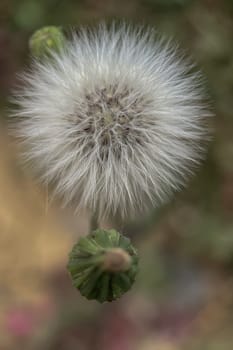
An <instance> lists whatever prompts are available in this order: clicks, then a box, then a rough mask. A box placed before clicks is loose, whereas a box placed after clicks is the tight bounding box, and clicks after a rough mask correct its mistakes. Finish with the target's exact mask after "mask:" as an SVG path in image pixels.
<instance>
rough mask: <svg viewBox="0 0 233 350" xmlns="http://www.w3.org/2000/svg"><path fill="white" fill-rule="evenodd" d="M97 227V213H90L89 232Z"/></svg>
mask: <svg viewBox="0 0 233 350" xmlns="http://www.w3.org/2000/svg"><path fill="white" fill-rule="evenodd" d="M98 227H99V223H98V218H97V215H96V214H92V215H91V222H90V233H91V232H93V231H95V230H97V228H98Z"/></svg>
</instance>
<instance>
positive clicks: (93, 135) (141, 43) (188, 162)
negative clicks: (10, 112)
mask: <svg viewBox="0 0 233 350" xmlns="http://www.w3.org/2000/svg"><path fill="white" fill-rule="evenodd" d="M191 69H192V67H191V66H190V65H189V64H188V63H187V61H186V60H184V59H183V58H179V54H177V50H176V48H174V47H173V46H171V45H170V44H168V43H164V42H163V41H161V40H157V39H156V36H155V34H154V32H153V30H150V29H146V30H145V29H142V28H139V29H133V28H132V27H130V26H127V25H122V26H120V27H119V28H116V26H115V25H112V26H111V27H110V28H107V27H106V26H105V25H100V26H99V27H98V28H96V29H94V30H89V29H82V30H81V31H80V32H79V33H78V34H74V35H73V39H72V40H71V42H70V43H67V45H66V47H65V48H64V49H63V50H62V51H61V52H59V53H54V56H53V60H50V61H49V60H47V61H44V62H39V61H38V62H37V61H35V62H34V64H33V67H32V69H31V70H30V71H29V72H28V73H24V75H23V76H22V77H23V80H24V87H21V89H20V90H19V91H18V92H17V93H16V94H15V101H16V103H17V104H18V105H19V107H20V108H19V109H18V111H17V112H16V113H15V115H16V117H17V123H16V129H17V134H18V135H19V136H20V138H21V139H23V141H24V143H25V145H26V146H27V148H26V157H27V160H30V161H33V164H34V166H35V168H36V169H37V170H38V171H39V173H40V175H41V179H42V180H43V181H44V182H45V183H53V185H54V190H55V193H58V194H61V195H63V197H64V200H65V203H70V202H72V203H74V205H75V207H76V208H77V209H79V208H88V209H89V210H91V211H92V212H94V213H95V214H96V215H98V217H99V218H104V217H107V216H112V215H116V214H117V215H120V216H121V217H122V218H127V217H134V216H135V215H138V214H139V213H141V212H143V213H145V212H146V211H147V210H148V209H150V208H151V207H155V206H157V205H158V204H160V203H161V202H163V201H165V200H166V199H167V198H168V197H169V196H170V195H171V194H172V193H173V192H174V191H175V190H178V189H179V188H180V187H181V186H182V185H183V184H184V183H185V182H186V179H187V177H188V175H190V173H191V172H192V169H193V167H194V166H195V165H196V164H198V162H199V161H200V159H201V156H202V155H203V152H202V151H203V147H202V146H203V144H202V143H203V140H205V139H206V134H207V133H206V131H207V128H206V126H205V120H206V117H207V116H208V115H209V113H208V111H207V110H206V108H205V104H203V103H202V98H203V93H202V88H201V86H200V85H201V84H200V77H199V74H197V73H191Z"/></svg>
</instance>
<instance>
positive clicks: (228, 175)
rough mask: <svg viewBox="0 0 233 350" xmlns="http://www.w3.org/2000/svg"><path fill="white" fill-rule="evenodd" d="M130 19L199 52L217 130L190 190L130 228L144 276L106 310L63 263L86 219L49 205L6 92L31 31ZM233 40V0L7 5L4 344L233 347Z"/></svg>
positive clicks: (0, 98)
mask: <svg viewBox="0 0 233 350" xmlns="http://www.w3.org/2000/svg"><path fill="white" fill-rule="evenodd" d="M122 18H124V19H127V20H130V21H132V22H135V23H138V22H139V23H146V24H150V25H152V26H155V27H156V28H157V29H158V30H159V31H160V32H161V33H163V34H164V35H165V36H167V37H172V38H174V39H175V40H176V41H178V42H179V43H180V46H181V48H182V49H184V50H185V51H186V52H187V53H188V54H189V55H191V56H192V57H193V59H194V60H195V61H196V62H197V65H198V67H199V68H200V69H201V70H202V71H203V73H204V75H205V76H206V89H207V91H208V93H209V95H210V96H211V100H212V101H213V102H212V105H213V106H212V107H213V110H214V111H215V114H216V117H215V118H213V125H214V129H215V132H214V137H213V141H212V143H211V145H210V147H209V151H208V155H207V160H206V161H205V162H204V163H203V165H202V167H201V168H200V170H199V172H198V174H197V176H196V177H195V178H193V179H192V180H191V181H190V183H189V186H188V188H187V189H186V190H184V191H182V193H180V194H179V195H177V196H176V197H175V198H174V199H173V201H172V203H170V204H169V205H167V206H164V207H162V208H161V209H160V210H159V211H156V212H155V213H152V214H151V216H150V218H148V219H147V220H144V221H142V220H141V221H140V222H138V223H134V224H133V223H131V224H130V225H128V226H127V227H124V231H125V232H126V233H127V234H128V235H129V236H131V238H132V240H133V242H134V244H135V245H136V246H137V248H138V250H139V253H140V256H141V261H140V273H139V276H138V279H137V282H136V284H135V285H134V287H133V289H132V290H131V291H130V292H128V293H127V294H126V295H125V296H124V297H122V299H121V300H119V301H117V302H113V303H111V304H103V305H99V304H97V303H96V302H94V301H93V302H91V301H86V300H85V299H84V298H83V297H81V296H80V295H79V293H78V292H77V291H76V290H74V289H73V288H72V286H71V282H70V279H69V276H68V274H67V271H66V268H65V266H66V263H67V255H68V253H69V251H70V249H71V247H72V245H73V243H74V242H75V241H77V239H78V237H79V236H80V235H84V234H86V233H87V232H88V216H87V215H86V214H85V213H83V215H80V216H78V217H77V216H75V215H74V214H73V212H72V210H70V209H69V208H66V209H61V206H60V203H59V202H57V203H56V202H54V201H53V202H51V201H50V200H49V196H48V193H47V190H46V189H45V188H42V187H40V186H39V185H38V184H36V182H35V180H34V179H33V178H32V176H31V175H30V173H28V171H26V170H25V169H24V168H22V166H21V165H20V161H19V156H18V151H19V150H18V146H17V143H16V142H15V140H13V139H12V138H10V136H8V132H7V114H8V112H7V110H8V108H9V102H8V100H7V99H8V96H9V94H10V91H11V89H12V87H13V85H14V83H15V80H16V74H17V72H19V71H20V70H22V69H23V68H24V67H25V66H27V64H28V62H29V58H28V38H29V37H30V35H31V34H32V32H33V31H34V30H36V29H38V28H39V27H41V26H44V25H48V24H54V25H64V26H65V27H66V28H69V27H70V25H72V26H74V27H75V26H79V25H81V24H90V23H91V24H92V23H95V22H98V21H99V20H102V19H107V20H111V19H122ZM232 43H233V1H232V0H202V1H201V0H199V1H198V0H197V1H195V0H117V1H114V0H40V1H38V0H15V1H13V0H0V277H1V281H0V350H9V349H11V350H21V349H24V350H37V349H38V350H41V349H43V350H55V349H56V350H57V349H59V350H65V349H66V350H74V349H78V350H89V349H95V350H187V349H188V350H232V349H233V215H232V214H233V114H232V111H233V46H232ZM106 224H108V225H109V223H106Z"/></svg>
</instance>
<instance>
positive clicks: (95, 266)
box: [67, 229, 138, 303]
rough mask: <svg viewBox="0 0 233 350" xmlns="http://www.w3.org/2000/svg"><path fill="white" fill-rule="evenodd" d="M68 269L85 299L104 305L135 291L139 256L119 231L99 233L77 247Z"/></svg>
mask: <svg viewBox="0 0 233 350" xmlns="http://www.w3.org/2000/svg"><path fill="white" fill-rule="evenodd" d="M67 268H68V270H69V272H70V275H71V278H72V281H73V285H74V286H75V287H76V288H77V289H78V290H79V291H80V293H81V294H82V295H83V296H85V297H86V298H87V299H96V300H98V301H99V302H101V303H103V302H104V301H113V300H115V299H117V298H119V297H121V295H122V294H124V293H125V292H127V291H128V290H129V289H130V288H131V286H132V284H133V282H134V280H135V276H136V274H137V270H138V256H137V253H136V250H135V248H134V247H133V246H132V245H131V243H130V240H129V239H128V238H126V237H124V236H122V235H121V234H120V233H118V232H117V231H115V230H101V229H98V230H96V231H94V232H93V233H92V234H90V235H88V236H87V237H82V238H81V239H80V240H79V242H78V243H77V244H76V245H75V246H74V247H73V249H72V251H71V253H70V256H69V263H68V266H67Z"/></svg>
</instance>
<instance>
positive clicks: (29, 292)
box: [0, 125, 87, 349]
mask: <svg viewBox="0 0 233 350" xmlns="http://www.w3.org/2000/svg"><path fill="white" fill-rule="evenodd" d="M17 159H18V158H17V156H16V147H15V145H14V142H13V140H12V139H10V137H8V136H7V131H6V129H5V128H4V126H3V125H1V131H0V276H1V283H0V329H4V326H3V324H2V322H3V319H2V318H3V315H5V313H6V312H7V311H8V309H9V308H10V309H14V308H15V307H16V308H17V307H19V306H21V305H24V304H25V305H30V304H33V305H37V304H38V305H40V304H41V303H42V304H43V303H44V302H46V298H47V296H48V291H47V287H46V276H48V274H49V273H50V272H52V271H54V270H57V269H59V268H60V269H62V270H64V269H65V266H66V263H67V254H68V252H69V250H70V248H71V245H72V243H73V241H74V234H73V235H72V231H71V232H68V228H67V227H66V224H65V223H64V222H65V215H64V220H60V219H59V211H58V210H56V209H54V208H48V199H47V195H46V191H45V190H42V189H41V188H39V186H37V185H36V184H35V183H34V182H33V180H32V178H30V177H29V176H27V175H26V174H25V173H24V172H23V170H22V168H20V167H19V164H18V160H17ZM60 215H61V213H60ZM58 219H59V222H58ZM73 220H74V218H73ZM77 227H79V228H80V230H79V231H78V232H77V235H78V233H80V232H82V231H84V232H85V231H86V230H87V226H86V220H85V218H83V219H80V218H79V222H78V225H77ZM4 335H5V339H6V340H9V336H7V334H4V332H2V331H0V349H2V346H3V343H2V342H3V340H4ZM1 338H3V339H1Z"/></svg>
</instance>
